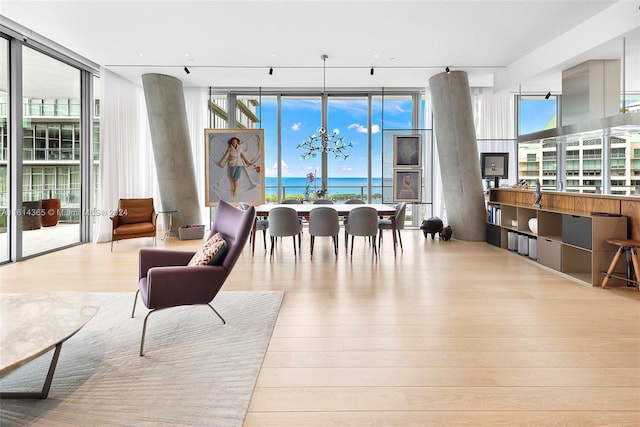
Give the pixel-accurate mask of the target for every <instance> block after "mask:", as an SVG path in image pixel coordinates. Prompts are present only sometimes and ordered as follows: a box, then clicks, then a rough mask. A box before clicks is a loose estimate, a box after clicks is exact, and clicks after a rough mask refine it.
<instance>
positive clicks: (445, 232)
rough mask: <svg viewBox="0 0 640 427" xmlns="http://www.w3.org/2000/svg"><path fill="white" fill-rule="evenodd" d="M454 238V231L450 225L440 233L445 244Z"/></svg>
mask: <svg viewBox="0 0 640 427" xmlns="http://www.w3.org/2000/svg"><path fill="white" fill-rule="evenodd" d="M452 236H453V231H452V230H451V226H450V225H447V226H446V227H444V228H443V229H442V231H441V232H440V238H441V239H442V240H444V241H445V242H447V241H449V240H451V237H452Z"/></svg>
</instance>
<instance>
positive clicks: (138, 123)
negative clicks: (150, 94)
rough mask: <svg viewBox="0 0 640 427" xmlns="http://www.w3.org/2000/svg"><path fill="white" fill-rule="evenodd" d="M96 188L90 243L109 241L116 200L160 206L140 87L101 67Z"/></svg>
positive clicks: (142, 94) (116, 206)
mask: <svg viewBox="0 0 640 427" xmlns="http://www.w3.org/2000/svg"><path fill="white" fill-rule="evenodd" d="M100 75H101V82H102V85H101V86H102V94H101V115H100V185H99V194H98V201H97V206H96V209H97V212H98V216H97V218H96V222H95V229H94V236H93V240H94V242H95V243H99V242H106V241H110V240H111V220H110V219H109V216H110V214H112V213H113V212H115V210H116V209H117V208H118V199H120V198H132V197H154V201H155V205H156V209H157V207H159V206H161V204H160V200H159V195H158V194H156V193H157V191H156V189H157V180H156V174H155V164H154V161H153V151H152V147H151V137H150V134H149V126H148V121H147V113H146V108H145V101H144V92H143V90H142V87H141V86H138V85H136V84H134V83H131V82H130V81H128V80H125V79H123V78H122V77H120V76H118V75H117V74H114V73H112V72H111V71H109V70H107V69H105V68H102V69H101V72H100Z"/></svg>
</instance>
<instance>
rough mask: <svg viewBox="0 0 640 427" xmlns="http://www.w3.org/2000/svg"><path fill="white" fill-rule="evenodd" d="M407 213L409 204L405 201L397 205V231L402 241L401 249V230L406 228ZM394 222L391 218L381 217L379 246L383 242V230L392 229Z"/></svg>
mask: <svg viewBox="0 0 640 427" xmlns="http://www.w3.org/2000/svg"><path fill="white" fill-rule="evenodd" d="M406 213H407V204H406V203H405V202H400V203H398V204H397V205H396V215H395V220H396V233H397V235H398V242H400V250H401V251H402V250H403V248H402V236H401V235H400V230H404V220H405V216H406ZM392 228H393V227H392V224H391V220H390V219H387V218H385V219H381V220H378V230H379V233H378V248H379V247H380V243H382V235H383V234H382V231H383V230H391V229H392Z"/></svg>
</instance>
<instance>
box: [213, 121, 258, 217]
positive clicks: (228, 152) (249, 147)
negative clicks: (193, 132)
mask: <svg viewBox="0 0 640 427" xmlns="http://www.w3.org/2000/svg"><path fill="white" fill-rule="evenodd" d="M204 141H205V203H206V205H207V206H216V205H217V203H218V202H219V201H220V200H224V201H225V202H229V203H236V204H237V203H238V202H246V203H249V204H251V205H261V204H263V203H264V130H263V129H205V130H204Z"/></svg>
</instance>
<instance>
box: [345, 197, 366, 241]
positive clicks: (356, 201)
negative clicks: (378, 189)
mask: <svg viewBox="0 0 640 427" xmlns="http://www.w3.org/2000/svg"><path fill="white" fill-rule="evenodd" d="M344 203H345V204H346V205H364V204H365V201H364V200H362V199H349V200H347V201H346V202H344ZM347 219H348V217H344V219H343V220H342V225H344V227H345V228H344V246H345V247H349V234H348V233H347Z"/></svg>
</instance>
